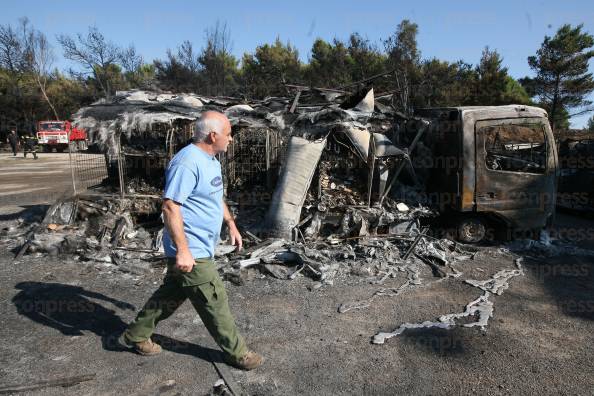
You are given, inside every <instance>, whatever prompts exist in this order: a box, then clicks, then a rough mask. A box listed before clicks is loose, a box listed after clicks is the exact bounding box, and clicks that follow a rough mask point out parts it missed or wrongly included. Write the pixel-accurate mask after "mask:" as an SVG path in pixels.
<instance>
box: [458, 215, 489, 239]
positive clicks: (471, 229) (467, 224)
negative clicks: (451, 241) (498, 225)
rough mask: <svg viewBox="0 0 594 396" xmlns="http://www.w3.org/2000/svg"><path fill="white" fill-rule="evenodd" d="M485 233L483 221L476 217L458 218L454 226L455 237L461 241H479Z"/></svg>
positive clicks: (483, 237)
mask: <svg viewBox="0 0 594 396" xmlns="http://www.w3.org/2000/svg"><path fill="white" fill-rule="evenodd" d="M486 235H487V227H486V226H485V222H484V221H483V220H482V219H480V218H478V217H466V218H463V219H460V220H459V221H458V224H457V226H456V239H458V240H459V241H460V242H463V243H479V242H481V241H482V240H484V239H485V236H486Z"/></svg>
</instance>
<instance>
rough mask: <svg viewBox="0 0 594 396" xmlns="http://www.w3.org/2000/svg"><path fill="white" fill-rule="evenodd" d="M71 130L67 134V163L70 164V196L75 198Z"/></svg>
mask: <svg viewBox="0 0 594 396" xmlns="http://www.w3.org/2000/svg"><path fill="white" fill-rule="evenodd" d="M71 133H72V129H71V130H70V131H69V132H68V162H69V163H70V177H71V178H72V195H73V196H76V178H75V174H74V164H73V163H72V145H71V144H70V134H71Z"/></svg>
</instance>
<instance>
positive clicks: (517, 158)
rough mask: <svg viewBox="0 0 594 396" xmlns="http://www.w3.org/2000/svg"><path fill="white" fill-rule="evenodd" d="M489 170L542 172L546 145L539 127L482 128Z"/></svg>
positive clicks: (545, 158) (541, 129) (508, 125)
mask: <svg viewBox="0 0 594 396" xmlns="http://www.w3.org/2000/svg"><path fill="white" fill-rule="evenodd" d="M479 133H482V134H484V138H485V152H486V157H485V160H486V164H487V168H488V169H492V170H499V171H509V172H529V173H544V172H545V170H546V161H547V144H546V140H545V134H544V129H543V127H542V125H511V124H507V125H495V126H489V127H484V128H481V130H480V131H479Z"/></svg>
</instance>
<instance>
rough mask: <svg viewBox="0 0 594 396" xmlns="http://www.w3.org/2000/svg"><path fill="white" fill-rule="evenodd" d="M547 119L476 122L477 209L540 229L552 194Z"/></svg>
mask: <svg viewBox="0 0 594 396" xmlns="http://www.w3.org/2000/svg"><path fill="white" fill-rule="evenodd" d="M545 122H547V121H546V119H542V118H515V119H499V120H482V121H477V122H476V124H475V137H476V139H475V142H476V162H475V163H476V179H475V180H476V182H475V183H476V185H475V202H476V210H477V212H492V213H495V214H497V215H499V216H500V217H501V218H503V219H504V220H506V222H508V224H510V225H511V226H512V227H514V228H522V229H532V228H540V227H544V225H545V223H546V220H547V217H548V215H549V212H550V208H551V207H552V206H553V205H554V196H555V172H556V171H555V162H554V161H551V157H552V156H553V153H554V147H551V146H554V142H551V141H550V138H549V135H550V134H549V133H547V129H546V128H547V127H546V126H545Z"/></svg>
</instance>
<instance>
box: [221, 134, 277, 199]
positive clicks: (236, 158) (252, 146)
mask: <svg viewBox="0 0 594 396" xmlns="http://www.w3.org/2000/svg"><path fill="white" fill-rule="evenodd" d="M285 149H286V138H283V136H282V135H281V133H280V132H278V131H276V130H273V129H269V128H245V129H241V130H238V131H236V132H235V133H234V134H233V141H232V142H231V143H230V144H229V147H228V148H227V152H226V153H225V154H224V155H221V156H220V158H219V160H220V161H221V166H222V168H223V178H224V180H225V186H226V188H227V193H228V194H227V196H231V197H233V194H238V193H241V192H244V191H246V190H253V189H258V188H261V189H266V190H272V189H274V185H275V184H276V180H277V178H278V175H279V170H280V166H281V163H282V158H283V156H284V152H285Z"/></svg>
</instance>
